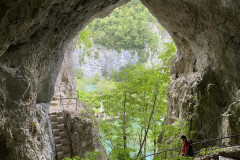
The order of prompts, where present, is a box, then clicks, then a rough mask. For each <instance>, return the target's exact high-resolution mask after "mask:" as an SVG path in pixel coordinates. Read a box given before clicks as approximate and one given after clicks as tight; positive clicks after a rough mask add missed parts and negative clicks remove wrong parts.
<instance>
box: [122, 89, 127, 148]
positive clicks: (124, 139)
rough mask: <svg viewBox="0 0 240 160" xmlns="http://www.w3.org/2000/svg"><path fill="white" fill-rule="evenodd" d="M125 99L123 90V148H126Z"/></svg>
mask: <svg viewBox="0 0 240 160" xmlns="http://www.w3.org/2000/svg"><path fill="white" fill-rule="evenodd" d="M126 99H127V93H126V92H125V98H124V104H123V148H124V149H126V148H127V133H126Z"/></svg>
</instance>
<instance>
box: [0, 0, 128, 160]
mask: <svg viewBox="0 0 240 160" xmlns="http://www.w3.org/2000/svg"><path fill="white" fill-rule="evenodd" d="M126 2H127V0H123V1H119V0H111V1H110V0H96V1H86V0H71V1H64V0H53V1H46V0H27V1H26V0H16V1H1V2H0V8H1V9H0V10H1V11H0V135H1V138H0V141H1V142H4V143H3V145H2V146H3V147H2V146H1V147H2V148H3V150H4V151H3V152H0V154H1V155H0V157H4V160H22V159H24V160H28V159H29V160H32V159H34V160H38V159H39V160H40V159H51V158H49V154H50V152H48V153H44V143H48V144H49V145H48V146H50V143H49V142H47V140H46V139H45V138H44V137H45V136H44V134H45V132H47V131H46V130H45V131H43V132H42V133H40V132H36V134H32V132H33V131H32V128H34V126H35V124H37V125H38V121H40V120H41V119H42V118H43V117H42V116H41V115H38V113H37V112H38V109H37V107H36V104H42V105H43V104H44V103H45V104H44V106H48V105H49V102H50V100H51V99H52V96H53V92H54V84H55V82H56V78H57V75H58V72H59V70H60V66H61V63H62V61H63V57H64V53H65V51H66V49H67V46H68V44H69V43H70V41H71V40H72V39H73V38H74V37H75V36H76V35H77V34H78V33H79V32H80V31H81V30H82V29H83V28H84V27H85V26H86V25H87V24H88V23H89V22H90V21H91V20H93V19H94V18H96V17H103V16H105V15H107V14H109V13H110V12H111V11H112V10H113V9H114V8H116V7H118V6H120V5H122V4H124V3H126ZM37 117H38V120H37ZM34 133H35V132H34Z"/></svg>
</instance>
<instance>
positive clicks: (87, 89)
mask: <svg viewBox="0 0 240 160" xmlns="http://www.w3.org/2000/svg"><path fill="white" fill-rule="evenodd" d="M80 89H81V90H82V91H84V92H91V91H95V90H96V89H97V85H96V84H85V85H82V86H81V87H80Z"/></svg>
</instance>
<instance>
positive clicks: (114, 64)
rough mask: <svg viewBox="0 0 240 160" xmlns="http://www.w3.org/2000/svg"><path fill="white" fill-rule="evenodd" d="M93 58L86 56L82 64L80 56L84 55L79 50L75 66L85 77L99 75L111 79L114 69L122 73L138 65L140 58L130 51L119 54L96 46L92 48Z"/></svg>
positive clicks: (76, 54) (122, 51)
mask: <svg viewBox="0 0 240 160" xmlns="http://www.w3.org/2000/svg"><path fill="white" fill-rule="evenodd" d="M91 50H92V51H91V56H87V55H85V56H84V58H83V61H84V62H82V63H79V55H82V54H83V50H82V49H79V50H76V51H75V52H74V55H75V64H76V67H77V68H79V69H80V70H81V71H82V72H83V77H84V78H86V77H93V76H94V75H95V74H97V73H99V76H100V77H101V78H102V77H110V75H111V72H112V69H114V70H115V71H118V72H119V71H120V70H121V69H123V68H125V67H126V66H127V65H132V64H136V63H137V62H138V61H139V57H138V55H137V53H136V54H134V55H132V53H131V52H130V51H125V50H121V52H120V53H119V52H118V51H116V50H113V49H107V48H106V47H103V46H100V45H98V46H97V47H96V46H95V45H94V46H93V47H92V48H91Z"/></svg>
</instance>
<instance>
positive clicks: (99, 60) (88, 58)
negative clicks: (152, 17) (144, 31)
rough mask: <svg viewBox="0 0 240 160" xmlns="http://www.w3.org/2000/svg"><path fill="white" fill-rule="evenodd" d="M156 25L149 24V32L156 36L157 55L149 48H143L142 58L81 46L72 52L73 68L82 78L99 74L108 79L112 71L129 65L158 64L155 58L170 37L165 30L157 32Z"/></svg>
mask: <svg viewBox="0 0 240 160" xmlns="http://www.w3.org/2000/svg"><path fill="white" fill-rule="evenodd" d="M158 27H159V24H158V23H154V24H153V23H149V28H150V29H151V31H152V32H153V33H154V34H155V35H157V36H158V46H157V49H158V53H153V52H152V51H150V50H149V48H147V47H146V48H145V49H144V50H142V51H141V52H143V55H144V57H142V56H141V55H140V53H139V52H140V51H136V50H134V49H133V50H124V49H123V48H122V49H121V50H120V51H117V50H115V49H109V48H107V47H106V46H104V45H99V44H94V43H93V45H92V46H91V47H90V48H86V47H85V46H84V44H83V47H82V48H78V49H76V50H75V51H74V67H75V68H78V69H80V70H81V72H82V73H83V78H86V77H93V76H94V75H95V74H99V75H100V77H101V78H103V77H108V78H109V77H110V75H111V73H112V72H113V71H117V72H119V71H121V70H122V69H124V68H126V67H127V66H129V65H134V64H138V63H146V64H147V65H152V64H157V63H159V59H158V58H157V57H158V56H159V54H160V53H161V51H162V49H163V44H164V43H166V42H169V41H170V35H169V34H168V33H167V31H166V30H164V29H163V31H161V32H160V31H159V28H158Z"/></svg>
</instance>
